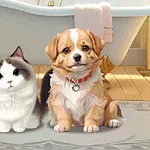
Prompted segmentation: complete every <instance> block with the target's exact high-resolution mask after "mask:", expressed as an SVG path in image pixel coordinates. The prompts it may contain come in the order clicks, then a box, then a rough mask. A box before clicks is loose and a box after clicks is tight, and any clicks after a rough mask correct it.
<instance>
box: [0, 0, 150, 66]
mask: <svg viewBox="0 0 150 150" xmlns="http://www.w3.org/2000/svg"><path fill="white" fill-rule="evenodd" d="M149 15H150V6H136V7H121V6H116V7H115V6H113V7H112V16H113V42H112V43H108V44H106V47H105V48H104V50H103V54H106V55H108V56H109V57H110V59H111V61H112V63H113V64H115V65H119V64H120V63H121V62H122V60H123V59H124V57H125V56H126V54H127V52H128V49H129V47H130V45H131V43H132V41H133V39H134V38H135V36H136V34H137V32H138V31H139V29H140V27H141V26H142V24H143V22H144V21H145V19H146V18H147V16H149ZM68 28H74V6H73V5H68V6H61V7H44V6H36V5H32V4H28V3H24V2H21V1H16V0H3V1H0V57H4V56H6V55H10V54H11V53H12V52H13V50H14V49H15V48H16V47H17V46H18V45H20V46H21V47H22V49H23V50H24V53H25V57H27V58H28V60H29V61H30V62H31V63H32V64H37V65H42V64H49V60H48V58H47V56H46V55H45V53H44V49H45V46H46V45H47V44H48V43H49V42H50V41H51V40H52V39H53V38H54V36H55V35H56V34H57V33H58V32H62V31H63V30H66V29H68ZM133 59H134V58H133Z"/></svg>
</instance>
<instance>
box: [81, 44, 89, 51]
mask: <svg viewBox="0 0 150 150" xmlns="http://www.w3.org/2000/svg"><path fill="white" fill-rule="evenodd" d="M89 49H90V48H89V46H87V45H83V46H82V50H83V51H85V52H87V51H89Z"/></svg>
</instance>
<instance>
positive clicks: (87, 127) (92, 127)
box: [83, 125, 99, 133]
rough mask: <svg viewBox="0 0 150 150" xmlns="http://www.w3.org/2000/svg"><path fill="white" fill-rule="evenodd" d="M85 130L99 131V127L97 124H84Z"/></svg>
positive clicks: (88, 131)
mask: <svg viewBox="0 0 150 150" xmlns="http://www.w3.org/2000/svg"><path fill="white" fill-rule="evenodd" d="M83 131H84V132H87V133H92V132H98V131H99V127H98V126H97V125H88V126H84V128H83Z"/></svg>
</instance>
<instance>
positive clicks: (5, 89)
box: [0, 47, 41, 132]
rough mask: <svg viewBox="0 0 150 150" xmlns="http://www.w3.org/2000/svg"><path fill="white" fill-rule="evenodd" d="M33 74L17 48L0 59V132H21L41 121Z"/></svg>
mask: <svg viewBox="0 0 150 150" xmlns="http://www.w3.org/2000/svg"><path fill="white" fill-rule="evenodd" d="M40 119H41V117H40V104H39V102H38V100H37V84H36V74H35V72H34V69H33V67H32V66H31V65H30V64H29V62H28V61H27V60H26V59H25V58H24V56H23V51H22V49H21V48H20V47H18V48H17V49H16V50H15V52H14V53H13V54H12V55H11V56H9V57H6V58H4V59H1V60H0V132H9V131H10V129H13V130H14V131H15V132H23V131H25V129H27V128H37V127H38V126H39V125H40V122H41V120H40Z"/></svg>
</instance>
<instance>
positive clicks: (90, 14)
mask: <svg viewBox="0 0 150 150" xmlns="http://www.w3.org/2000/svg"><path fill="white" fill-rule="evenodd" d="M74 8H75V10H74V23H75V27H76V28H85V29H89V30H91V31H92V32H93V33H94V34H95V35H97V36H98V37H100V38H102V39H104V40H105V42H112V33H113V32H112V15H111V7H110V4H109V3H106V2H102V3H99V4H76V5H75V7H74Z"/></svg>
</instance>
